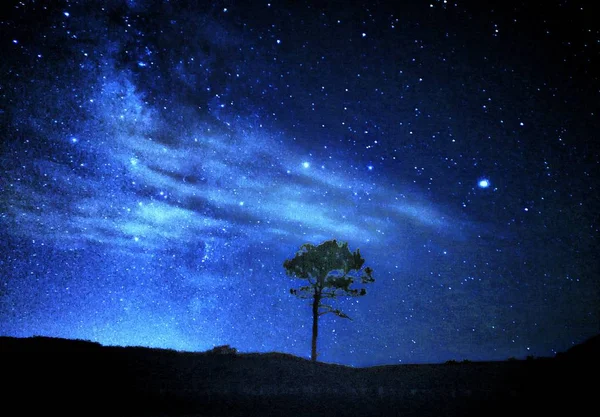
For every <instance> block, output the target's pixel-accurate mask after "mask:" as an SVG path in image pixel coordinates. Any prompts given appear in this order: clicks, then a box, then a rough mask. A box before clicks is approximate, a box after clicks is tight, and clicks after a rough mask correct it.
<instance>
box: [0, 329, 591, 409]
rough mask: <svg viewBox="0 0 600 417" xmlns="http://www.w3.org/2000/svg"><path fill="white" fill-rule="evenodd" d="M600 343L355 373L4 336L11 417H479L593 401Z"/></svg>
mask: <svg viewBox="0 0 600 417" xmlns="http://www.w3.org/2000/svg"><path fill="white" fill-rule="evenodd" d="M598 340H600V339H599V338H598V337H596V338H595V339H591V340H590V341H588V342H586V343H584V344H583V345H581V346H580V347H575V348H573V349H570V350H569V351H568V352H565V353H564V354H562V355H560V357H559V358H557V359H548V358H546V359H532V360H524V361H506V362H471V363H453V364H436V365H394V366H380V367H372V368H351V367H346V366H341V365H332V364H324V363H312V362H310V361H308V360H306V359H302V358H298V357H295V356H292V355H288V354H282V353H266V354H237V353H234V351H229V352H227V350H224V352H225V353H219V351H216V352H203V353H189V352H177V351H173V350H162V349H149V348H141V347H113V346H102V345H100V344H98V343H92V342H87V341H81V340H65V339H56V338H46V337H33V338H26V339H17V338H9V337H0V369H2V379H3V386H4V387H8V388H4V389H3V396H2V397H3V403H2V406H3V407H4V408H5V410H4V412H6V411H7V410H10V409H11V408H12V407H16V409H17V410H18V414H21V415H37V414H42V413H43V414H44V415H45V414H54V413H57V414H59V415H66V414H68V415H76V414H77V415H102V416H116V415H122V416H199V417H200V416H290V417H295V416H429V415H431V416H434V415H435V416H439V415H443V416H480V415H503V416H504V415H507V414H509V415H510V414H512V415H514V414H518V415H521V414H523V415H525V414H536V415H537V414H540V413H542V412H553V413H554V412H556V411H557V410H558V409H565V410H568V414H569V415H578V410H579V411H581V410H583V408H584V407H586V406H589V405H591V404H592V398H593V396H592V395H593V393H592V388H593V387H592V386H591V385H589V384H591V383H588V382H587V378H594V377H595V376H596V375H597V371H598V368H597V366H598V357H600V356H599V355H598V353H600V352H599V350H598V348H599V344H598Z"/></svg>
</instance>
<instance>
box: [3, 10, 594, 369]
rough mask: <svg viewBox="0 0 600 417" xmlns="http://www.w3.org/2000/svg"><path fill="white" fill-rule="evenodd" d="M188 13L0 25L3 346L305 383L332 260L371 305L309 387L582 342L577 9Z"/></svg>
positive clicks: (353, 307) (583, 39)
mask: <svg viewBox="0 0 600 417" xmlns="http://www.w3.org/2000/svg"><path fill="white" fill-rule="evenodd" d="M183 3H185V4H186V5H185V6H183V5H182V4H183ZM193 3H194V2H178V1H171V2H168V1H150V0H139V1H135V0H130V1H117V0H113V1H97V2H96V1H80V2H73V1H52V2H44V1H35V2H34V1H25V0H24V1H22V2H11V1H9V2H3V3H2V15H1V19H0V42H1V52H0V54H1V55H0V242H1V243H2V246H1V250H0V334H1V335H5V336H17V337H27V336H32V335H46V336H56V337H66V338H77V339H85V340H92V341H97V342H100V343H102V344H106V345H109V344H110V345H136V346H151V347H161V348H172V349H177V350H187V351H204V350H207V349H210V348H212V347H213V346H215V345H223V344H229V345H231V346H233V347H236V348H237V349H238V350H239V351H241V352H267V351H279V352H286V353H291V354H294V355H299V356H302V357H309V355H310V338H311V319H312V317H311V314H312V313H311V308H310V303H309V301H307V300H299V299H297V298H295V297H293V296H292V295H290V292H289V290H290V288H297V287H298V286H300V285H301V284H302V281H301V280H299V279H294V278H291V277H288V276H286V274H285V270H284V268H283V262H284V260H285V259H288V258H292V257H293V256H294V254H295V252H296V251H297V250H298V249H299V247H300V246H301V245H302V244H303V243H313V244H318V243H320V242H322V241H325V240H328V239H333V238H335V239H338V240H341V241H346V242H348V243H349V246H350V249H351V250H355V249H356V248H359V249H360V250H361V254H362V255H363V257H364V258H365V260H366V263H365V265H366V266H370V267H371V268H373V270H374V274H373V276H374V278H375V280H376V282H375V283H374V284H371V285H369V286H368V294H367V295H366V296H364V297H360V298H350V299H339V300H338V301H337V304H336V306H337V307H338V308H340V309H341V310H342V311H344V312H345V313H347V314H348V315H349V316H350V317H351V318H352V319H353V320H352V321H350V320H344V319H342V318H339V317H336V316H334V315H325V316H323V317H322V318H321V320H320V335H319V346H318V350H319V359H320V360H323V361H325V362H334V363H341V364H346V365H353V366H369V365H375V364H398V363H433V362H443V361H446V360H450V359H455V360H463V359H469V360H504V359H507V358H509V357H516V358H525V357H526V356H530V355H531V356H536V357H538V356H554V355H555V354H556V353H557V352H561V351H564V350H566V349H568V348H569V347H571V346H572V345H573V344H576V343H580V342H582V341H584V340H585V339H587V338H588V337H591V336H593V335H595V334H598V333H599V332H600V308H599V306H600V284H599V270H600V267H599V264H600V262H599V257H598V253H597V250H598V248H597V247H598V238H599V227H600V226H599V224H600V221H599V220H600V219H599V214H598V213H599V212H600V204H599V197H598V181H599V176H600V169H599V167H600V156H599V148H600V147H599V146H598V143H599V142H598V141H599V140H600V138H599V137H598V127H599V123H598V116H599V113H600V109H599V104H600V94H599V93H600V83H599V76H600V71H599V67H600V66H599V57H600V26H599V24H598V22H597V19H596V17H595V15H594V14H593V13H592V11H591V4H592V3H591V2H589V3H586V2H578V1H567V0H563V1H560V2H559V1H554V0H553V1H547V2H543V3H541V4H542V6H537V5H534V4H533V3H536V2H525V1H522V2H521V1H520V2H516V1H502V2H500V1H498V2H494V1H491V2H488V1H460V0H457V1H455V2H453V1H450V0H448V1H446V0H429V1H404V2H400V1H399V2H397V3H399V4H398V5H395V6H391V5H389V3H392V2H383V1H382V2H364V3H358V2H343V1H330V2H317V1H315V2H310V1H294V2H278V1H273V2H271V3H269V2H267V1H252V2H250V1H247V2H245V1H239V2H234V1H227V2H202V1H200V2H198V3H197V4H194V5H193V6H192V5H191V4H193Z"/></svg>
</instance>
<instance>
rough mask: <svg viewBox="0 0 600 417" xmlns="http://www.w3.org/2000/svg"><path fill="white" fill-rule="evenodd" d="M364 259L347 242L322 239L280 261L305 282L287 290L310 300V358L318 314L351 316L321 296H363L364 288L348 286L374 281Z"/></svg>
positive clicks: (314, 356)
mask: <svg viewBox="0 0 600 417" xmlns="http://www.w3.org/2000/svg"><path fill="white" fill-rule="evenodd" d="M364 263H365V260H364V259H363V258H362V257H361V256H360V251H359V250H358V249H357V250H356V252H350V250H349V249H348V243H346V242H339V243H338V242H337V241H336V240H328V241H325V242H323V243H321V244H319V245H318V246H315V245H313V244H310V243H306V244H304V245H302V246H301V247H300V250H299V251H298V252H297V253H296V256H294V258H293V259H287V260H286V261H285V262H284V263H283V267H284V268H285V271H286V273H287V274H288V275H289V276H293V277H295V278H300V279H304V280H306V281H307V282H308V284H307V285H304V286H302V287H300V288H297V289H291V290H290V293H291V294H293V295H295V296H297V297H299V298H303V299H312V313H313V326H312V350H311V360H312V361H316V360H317V336H318V334H319V317H320V316H322V315H324V314H327V313H333V314H335V315H337V316H339V317H341V318H344V319H350V317H348V316H347V315H346V314H345V313H343V312H342V311H340V310H338V309H336V308H334V307H332V306H331V305H328V304H323V303H322V302H321V301H322V300H323V299H330V298H331V299H333V298H337V297H362V296H363V295H365V294H366V293H367V291H366V289H365V288H353V287H352V288H351V286H352V284H354V283H355V282H357V281H358V282H360V284H368V283H371V282H374V281H375V279H374V278H373V276H372V274H373V270H372V269H371V268H369V267H365V268H363V264H364Z"/></svg>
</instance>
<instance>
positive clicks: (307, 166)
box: [302, 162, 310, 168]
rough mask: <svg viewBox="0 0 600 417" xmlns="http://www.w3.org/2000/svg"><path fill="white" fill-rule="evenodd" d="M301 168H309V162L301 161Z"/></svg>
mask: <svg viewBox="0 0 600 417" xmlns="http://www.w3.org/2000/svg"><path fill="white" fill-rule="evenodd" d="M302 167H303V168H310V164H309V163H308V162H302Z"/></svg>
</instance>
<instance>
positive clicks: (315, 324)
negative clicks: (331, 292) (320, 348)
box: [310, 289, 321, 362]
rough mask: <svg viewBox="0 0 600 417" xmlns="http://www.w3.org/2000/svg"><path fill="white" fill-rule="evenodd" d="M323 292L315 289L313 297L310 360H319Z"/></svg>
mask: <svg viewBox="0 0 600 417" xmlns="http://www.w3.org/2000/svg"><path fill="white" fill-rule="evenodd" d="M320 301H321V294H320V293H319V292H317V290H316V289H315V298H314V299H313V326H312V349H311V353H310V360H311V361H313V362H316V361H317V336H318V335H319V303H320Z"/></svg>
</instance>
